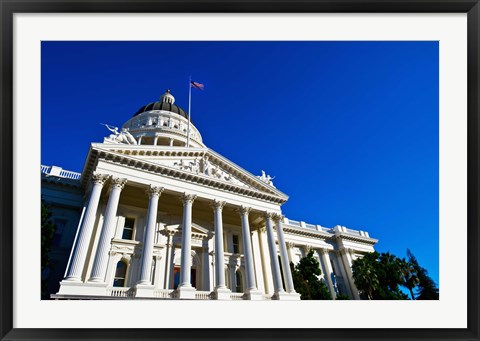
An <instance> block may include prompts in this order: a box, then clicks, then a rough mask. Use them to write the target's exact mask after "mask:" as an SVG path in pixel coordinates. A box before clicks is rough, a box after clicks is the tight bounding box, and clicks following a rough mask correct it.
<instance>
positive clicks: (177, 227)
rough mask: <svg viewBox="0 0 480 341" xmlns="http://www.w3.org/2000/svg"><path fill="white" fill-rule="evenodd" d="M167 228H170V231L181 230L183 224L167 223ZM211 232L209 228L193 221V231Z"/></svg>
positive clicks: (206, 233)
mask: <svg viewBox="0 0 480 341" xmlns="http://www.w3.org/2000/svg"><path fill="white" fill-rule="evenodd" d="M165 229H167V230H170V231H175V230H176V231H181V230H182V224H172V225H167V226H165ZM209 232H210V230H209V229H206V228H204V227H202V226H200V225H198V224H196V223H193V222H192V233H196V234H203V235H208V233H209Z"/></svg>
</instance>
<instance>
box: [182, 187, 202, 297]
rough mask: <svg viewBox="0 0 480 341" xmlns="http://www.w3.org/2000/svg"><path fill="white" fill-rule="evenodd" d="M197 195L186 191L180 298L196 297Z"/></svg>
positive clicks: (184, 197) (184, 196) (184, 198)
mask: <svg viewBox="0 0 480 341" xmlns="http://www.w3.org/2000/svg"><path fill="white" fill-rule="evenodd" d="M196 197H197V196H196V195H194V194H186V193H184V195H183V197H182V202H183V222H182V254H181V258H180V283H179V284H178V288H177V292H178V296H177V297H178V298H180V299H182V298H186V299H194V298H195V288H194V287H192V283H191V278H190V277H191V271H192V205H193V201H194V200H195V198H196Z"/></svg>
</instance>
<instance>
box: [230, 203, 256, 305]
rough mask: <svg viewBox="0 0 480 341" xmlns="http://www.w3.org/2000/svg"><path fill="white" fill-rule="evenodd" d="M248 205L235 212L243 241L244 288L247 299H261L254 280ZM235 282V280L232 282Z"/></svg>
mask: <svg viewBox="0 0 480 341" xmlns="http://www.w3.org/2000/svg"><path fill="white" fill-rule="evenodd" d="M250 210H251V208H250V207H244V206H241V207H240V209H238V210H237V212H238V213H239V214H240V218H241V221H242V237H243V238H242V241H243V257H244V262H245V275H246V281H245V282H246V286H247V287H246V288H245V292H246V294H247V297H246V298H248V299H250V300H259V299H262V298H263V296H262V293H261V292H260V291H258V290H257V283H256V280H255V270H254V266H253V252H252V240H251V239H250V224H249V222H248V214H249V213H250ZM234 283H235V282H234Z"/></svg>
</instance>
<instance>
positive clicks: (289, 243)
mask: <svg viewBox="0 0 480 341" xmlns="http://www.w3.org/2000/svg"><path fill="white" fill-rule="evenodd" d="M285 244H286V245H287V249H293V248H294V247H295V243H294V242H286V243H285Z"/></svg>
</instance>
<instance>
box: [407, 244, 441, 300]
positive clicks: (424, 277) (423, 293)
mask: <svg viewBox="0 0 480 341" xmlns="http://www.w3.org/2000/svg"><path fill="white" fill-rule="evenodd" d="M407 256H408V261H409V263H410V264H411V266H412V267H413V268H414V269H415V271H416V272H417V277H418V285H417V288H418V295H417V300H438V299H439V294H438V287H437V285H436V284H435V282H434V281H433V279H432V278H431V277H430V276H428V271H427V270H426V269H425V268H423V267H421V266H420V264H418V261H417V258H416V257H415V256H414V255H413V253H412V252H411V251H410V250H409V249H407Z"/></svg>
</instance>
